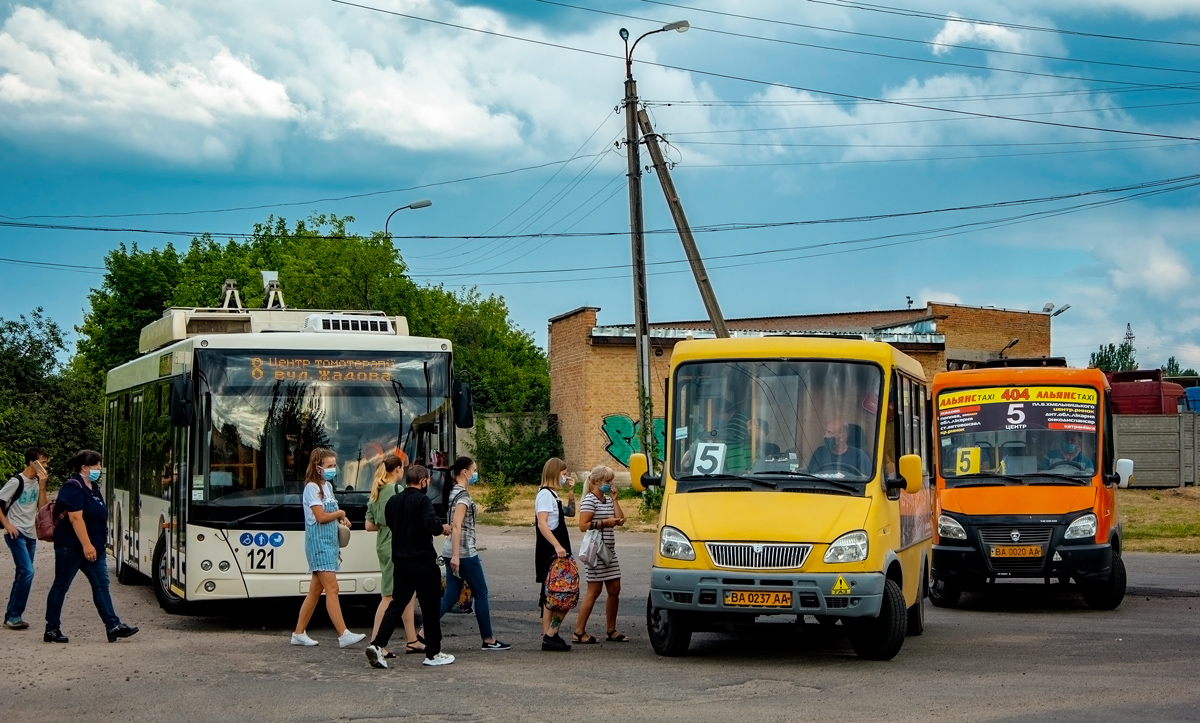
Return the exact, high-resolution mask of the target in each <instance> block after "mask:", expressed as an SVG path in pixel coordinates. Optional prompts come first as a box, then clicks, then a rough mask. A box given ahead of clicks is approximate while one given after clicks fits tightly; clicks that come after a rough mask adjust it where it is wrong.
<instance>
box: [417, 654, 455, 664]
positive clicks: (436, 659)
mask: <svg viewBox="0 0 1200 723" xmlns="http://www.w3.org/2000/svg"><path fill="white" fill-rule="evenodd" d="M453 662H454V656H453V655H450V654H448V653H438V654H437V655H435V656H433V657H432V658H425V662H424V664H425V665H449V664H451V663H453Z"/></svg>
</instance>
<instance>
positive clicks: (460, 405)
mask: <svg viewBox="0 0 1200 723" xmlns="http://www.w3.org/2000/svg"><path fill="white" fill-rule="evenodd" d="M450 388H451V393H450V403H451V405H452V406H453V407H454V426H456V427H458V428H459V429H471V428H473V427H474V426H475V403H474V402H473V401H472V400H471V385H470V384H467V383H466V382H464V381H462V380H460V379H455V380H454V384H452V385H451V387H450Z"/></svg>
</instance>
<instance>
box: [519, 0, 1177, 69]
mask: <svg viewBox="0 0 1200 723" xmlns="http://www.w3.org/2000/svg"><path fill="white" fill-rule="evenodd" d="M536 1H537V2H539V3H544V4H546V5H557V6H559V7H564V8H571V9H573V10H582V11H585V12H591V13H598V14H600V15H609V16H612V17H618V18H625V19H627V20H638V21H641V22H647V23H662V21H660V20H656V19H654V18H643V17H638V16H636V15H628V14H625V13H616V12H612V11H610V10H600V9H597V8H589V7H586V6H583V5H571V4H568V3H563V2H557V0H536ZM689 29H691V30H699V31H700V32H704V33H713V34H716V35H725V36H729V37H735V38H742V39H745V40H759V41H762V42H766V43H778V44H782V45H792V46H796V47H802V48H813V49H816V50H827V51H830V52H835V53H849V54H852V55H864V56H868V57H875V58H885V59H887V60H902V61H905V62H908V63H926V64H930V65H945V66H949V67H955V68H970V69H972V70H987V71H991V72H996V73H1015V74H1018V75H1028V76H1033V77H1039V78H1056V79H1060V80H1077V81H1083V82H1085V83H1108V84H1111V85H1125V86H1135V87H1139V88H1169V89H1175V88H1177V87H1178V86H1173V85H1164V84H1157V83H1139V82H1135V81H1128V80H1115V79H1111V78H1088V77H1085V76H1080V75H1062V74H1060V73H1046V72H1041V71H1036V70H1019V69H1017V68H1001V67H996V66H990V65H976V64H974V63H960V62H956V61H952V60H937V59H934V58H914V57H912V56H908V55H893V54H891V53H880V52H875V51H871V50H855V49H853V48H839V47H837V46H834V45H821V44H819V43H805V42H801V41H799V40H786V39H784V38H770V37H766V36H763V35H750V34H748V33H738V32H734V31H732V30H718V29H716V28H706V27H703V26H699V25H690V26H689ZM1167 70H1175V71H1176V72H1181V73H1200V71H1196V70H1179V69H1170V68H1168V69H1167Z"/></svg>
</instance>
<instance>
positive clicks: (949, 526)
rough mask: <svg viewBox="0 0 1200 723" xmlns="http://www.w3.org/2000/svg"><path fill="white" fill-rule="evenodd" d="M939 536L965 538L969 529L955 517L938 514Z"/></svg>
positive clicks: (952, 538) (948, 538)
mask: <svg viewBox="0 0 1200 723" xmlns="http://www.w3.org/2000/svg"><path fill="white" fill-rule="evenodd" d="M938 537H941V538H942V539H945V540H965V539H967V531H966V530H964V529H963V526H962V525H960V524H958V520H956V519H954V518H953V517H947V516H945V515H938Z"/></svg>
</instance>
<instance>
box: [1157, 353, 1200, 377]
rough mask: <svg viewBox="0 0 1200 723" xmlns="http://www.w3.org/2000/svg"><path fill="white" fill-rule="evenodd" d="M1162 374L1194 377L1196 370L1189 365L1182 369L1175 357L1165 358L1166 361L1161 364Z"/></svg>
mask: <svg viewBox="0 0 1200 723" xmlns="http://www.w3.org/2000/svg"><path fill="white" fill-rule="evenodd" d="M1162 372H1163V376H1166V377H1194V376H1196V370H1195V369H1192V368H1191V367H1189V368H1187V369H1184V368H1183V367H1182V366H1181V365H1180V364H1179V360H1178V359H1176V358H1175V357H1171V358H1169V359H1167V363H1166V364H1163V365H1162Z"/></svg>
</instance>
